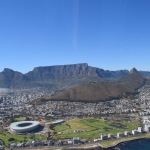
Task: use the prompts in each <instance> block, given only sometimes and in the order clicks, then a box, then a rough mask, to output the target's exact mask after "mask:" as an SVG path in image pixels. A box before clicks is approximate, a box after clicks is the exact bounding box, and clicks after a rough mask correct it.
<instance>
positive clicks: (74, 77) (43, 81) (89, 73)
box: [0, 63, 150, 89]
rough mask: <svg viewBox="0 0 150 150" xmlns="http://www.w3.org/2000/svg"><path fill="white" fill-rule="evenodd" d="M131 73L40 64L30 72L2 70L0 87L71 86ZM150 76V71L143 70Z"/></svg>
mask: <svg viewBox="0 0 150 150" xmlns="http://www.w3.org/2000/svg"><path fill="white" fill-rule="evenodd" d="M128 73H129V71H128V70H118V71H109V70H104V69H101V68H97V67H92V66H89V65H88V64H87V63H80V64H70V65H56V66H43V67H42V66H40V67H35V68H34V69H33V70H32V71H29V72H28V73H25V74H23V73H21V72H18V71H14V70H12V69H9V68H5V69H4V70H3V71H2V72H0V87H3V88H14V89H18V88H32V87H49V88H51V87H55V86H56V87H58V86H59V87H61V86H64V85H65V88H66V89H67V88H70V87H74V86H78V85H82V84H85V83H88V82H93V81H95V82H110V81H116V80H119V79H121V78H123V77H124V76H126V75H127V74H128ZM141 74H143V75H145V76H146V77H150V73H149V72H141Z"/></svg>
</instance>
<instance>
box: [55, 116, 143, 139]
mask: <svg viewBox="0 0 150 150" xmlns="http://www.w3.org/2000/svg"><path fill="white" fill-rule="evenodd" d="M139 126H141V124H140V122H139V121H136V122H135V121H134V122H131V121H124V120H121V121H107V120H103V119H98V118H93V117H89V118H84V119H79V118H76V119H74V120H71V121H68V122H66V123H64V124H62V125H58V126H56V127H55V128H54V129H55V131H56V132H59V131H62V132H63V134H61V135H56V136H55V137H56V138H57V139H64V138H73V137H80V138H85V139H93V138H98V137H100V135H101V134H108V133H111V134H114V135H116V134H117V132H124V131H130V132H131V130H133V129H137V128H138V127H139ZM74 130H86V132H80V133H73V131H74Z"/></svg>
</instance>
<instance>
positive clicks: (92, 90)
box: [45, 69, 146, 102]
mask: <svg viewBox="0 0 150 150" xmlns="http://www.w3.org/2000/svg"><path fill="white" fill-rule="evenodd" d="M145 81H146V79H145V78H144V77H142V76H141V74H140V73H139V72H137V70H136V69H133V70H131V71H130V72H129V74H128V75H127V76H126V77H124V78H123V79H121V80H119V81H118V82H114V83H90V84H87V85H82V86H78V87H75V88H71V89H69V90H66V91H65V92H63V93H60V94H58V95H55V96H51V97H47V98H46V99H45V100H59V101H63V100H67V101H90V102H96V101H105V100H111V99H113V98H120V97H123V96H127V95H129V94H134V93H135V92H136V90H137V89H138V88H139V87H141V86H142V85H144V83H145Z"/></svg>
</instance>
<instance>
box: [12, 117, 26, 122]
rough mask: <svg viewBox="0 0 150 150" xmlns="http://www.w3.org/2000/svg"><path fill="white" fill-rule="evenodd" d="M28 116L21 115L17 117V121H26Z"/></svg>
mask: <svg viewBox="0 0 150 150" xmlns="http://www.w3.org/2000/svg"><path fill="white" fill-rule="evenodd" d="M25 120H26V117H19V118H15V121H25Z"/></svg>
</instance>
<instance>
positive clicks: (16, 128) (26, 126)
mask: <svg viewBox="0 0 150 150" xmlns="http://www.w3.org/2000/svg"><path fill="white" fill-rule="evenodd" d="M38 127H39V122H38V121H20V122H14V123H12V124H11V125H10V130H11V131H12V132H14V133H27V132H31V131H33V130H35V129H37V128H38Z"/></svg>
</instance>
